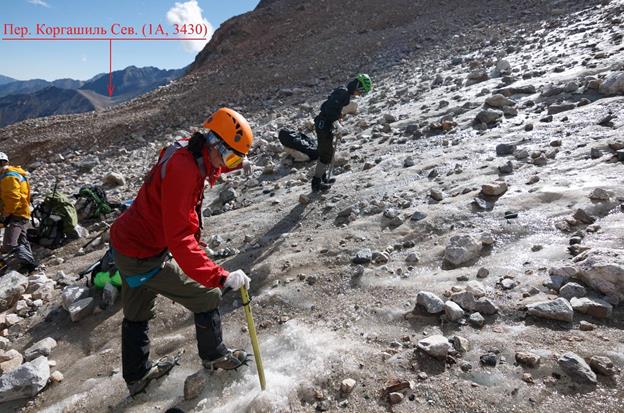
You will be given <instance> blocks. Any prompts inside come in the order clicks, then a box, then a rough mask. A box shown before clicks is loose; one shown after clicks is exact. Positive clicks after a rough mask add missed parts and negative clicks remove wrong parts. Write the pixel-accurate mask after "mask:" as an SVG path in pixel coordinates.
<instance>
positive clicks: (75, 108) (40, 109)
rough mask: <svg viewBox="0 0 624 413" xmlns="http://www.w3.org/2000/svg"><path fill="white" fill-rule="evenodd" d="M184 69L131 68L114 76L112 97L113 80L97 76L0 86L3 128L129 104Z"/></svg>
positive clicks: (182, 72)
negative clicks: (31, 120)
mask: <svg viewBox="0 0 624 413" xmlns="http://www.w3.org/2000/svg"><path fill="white" fill-rule="evenodd" d="M185 70H186V69H185V68H184V69H172V70H161V69H158V68H156V67H152V66H149V67H141V68H139V67H136V66H128V67H127V68H125V69H123V70H116V71H114V72H113V84H114V86H115V90H114V92H113V96H112V97H109V96H108V90H107V87H108V83H109V76H108V74H106V73H100V74H97V75H95V76H94V77H92V78H91V79H89V80H86V81H82V80H74V79H58V80H54V81H52V82H49V81H47V80H43V79H31V80H25V81H18V80H15V79H11V78H9V77H6V76H2V77H1V78H0V81H1V80H3V79H6V80H12V81H9V82H8V83H5V84H2V83H1V82H0V127H4V126H7V125H10V124H12V123H15V122H19V121H22V120H24V119H31V118H37V117H41V116H50V115H61V114H70V113H81V112H88V111H92V110H99V109H101V108H103V107H106V106H111V105H114V104H117V103H121V102H125V101H127V100H130V99H132V98H134V97H137V96H139V95H142V94H144V93H147V92H149V91H151V90H153V89H155V88H157V87H159V86H162V85H165V84H167V83H169V82H170V81H172V80H175V79H177V78H178V77H180V76H182V75H183V74H184V72H185Z"/></svg>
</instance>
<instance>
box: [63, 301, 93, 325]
mask: <svg viewBox="0 0 624 413" xmlns="http://www.w3.org/2000/svg"><path fill="white" fill-rule="evenodd" d="M94 308H95V300H94V299H93V297H87V298H83V299H82V300H78V301H76V302H75V303H73V304H71V305H70V306H69V308H68V309H67V311H69V317H70V318H71V320H72V321H73V322H78V321H80V320H82V319H83V318H85V317H87V316H89V315H91V314H92V313H93V309H94Z"/></svg>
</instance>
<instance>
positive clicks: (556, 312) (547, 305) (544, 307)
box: [527, 297, 574, 322]
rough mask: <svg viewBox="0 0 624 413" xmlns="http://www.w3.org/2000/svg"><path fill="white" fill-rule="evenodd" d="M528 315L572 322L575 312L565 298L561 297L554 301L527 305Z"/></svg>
mask: <svg viewBox="0 0 624 413" xmlns="http://www.w3.org/2000/svg"><path fill="white" fill-rule="evenodd" d="M527 309H528V313H529V314H530V315H532V316H534V317H539V318H546V319H549V320H559V321H568V322H571V321H572V320H573V319H574V310H573V309H572V306H571V305H570V303H569V302H568V300H566V299H565V298H562V297H559V298H557V299H556V300H553V301H543V302H538V303H533V304H529V305H527Z"/></svg>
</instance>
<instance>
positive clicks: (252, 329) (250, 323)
mask: <svg viewBox="0 0 624 413" xmlns="http://www.w3.org/2000/svg"><path fill="white" fill-rule="evenodd" d="M240 293H241V298H242V300H243V308H244V309H245V318H247V329H248V330H249V338H250V339H251V346H252V347H253V352H254V358H255V359H256V368H257V369H258V378H259V379H260V388H261V389H262V390H266V380H265V379H264V367H262V357H260V346H258V336H257V335H256V326H255V324H254V320H253V315H252V314H251V299H250V298H249V291H247V288H245V287H244V286H243V287H241V288H240Z"/></svg>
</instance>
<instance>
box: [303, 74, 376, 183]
mask: <svg viewBox="0 0 624 413" xmlns="http://www.w3.org/2000/svg"><path fill="white" fill-rule="evenodd" d="M372 87H373V84H372V82H371V79H370V77H369V76H368V75H366V74H363V73H360V74H359V75H357V76H356V77H355V79H353V80H351V81H350V82H349V83H348V84H347V86H346V87H345V86H341V87H339V88H336V89H334V91H333V92H332V93H331V95H329V97H328V98H327V100H326V101H325V102H323V104H322V105H321V111H320V113H319V114H318V115H317V116H316V117H315V118H314V129H315V130H316V137H317V139H318V153H319V159H318V161H317V163H316V170H315V171H314V177H313V178H312V191H314V192H317V191H326V190H328V189H329V188H331V184H332V183H334V182H335V179H334V178H331V177H329V176H328V175H327V170H328V169H329V165H330V164H331V162H332V159H333V158H334V133H333V131H332V129H333V126H334V122H336V121H337V120H338V119H340V118H341V117H342V108H344V107H345V106H347V105H348V104H349V102H350V101H351V96H360V95H363V94H365V93H368V92H370V91H371V89H372Z"/></svg>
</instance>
